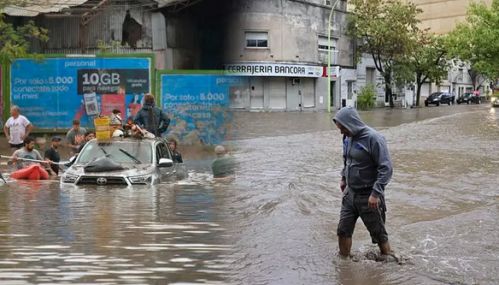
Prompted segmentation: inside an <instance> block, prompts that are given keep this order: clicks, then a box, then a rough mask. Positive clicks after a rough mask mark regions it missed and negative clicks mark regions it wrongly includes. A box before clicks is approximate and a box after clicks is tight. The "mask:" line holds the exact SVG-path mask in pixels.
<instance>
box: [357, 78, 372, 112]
mask: <svg viewBox="0 0 499 285" xmlns="http://www.w3.org/2000/svg"><path fill="white" fill-rule="evenodd" d="M374 103H376V89H375V88H374V85H372V84H367V85H366V86H364V87H362V89H360V92H359V95H358V96H357V108H358V109H359V110H369V109H372V108H374Z"/></svg>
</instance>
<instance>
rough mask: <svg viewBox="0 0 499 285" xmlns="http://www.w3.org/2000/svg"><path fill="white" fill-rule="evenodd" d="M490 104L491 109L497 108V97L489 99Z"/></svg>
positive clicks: (498, 101)
mask: <svg viewBox="0 0 499 285" xmlns="http://www.w3.org/2000/svg"><path fill="white" fill-rule="evenodd" d="M490 104H491V105H492V107H499V97H497V96H495V97H492V99H490Z"/></svg>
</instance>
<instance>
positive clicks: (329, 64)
mask: <svg viewBox="0 0 499 285" xmlns="http://www.w3.org/2000/svg"><path fill="white" fill-rule="evenodd" d="M338 2H340V0H336V1H335V2H334V4H333V5H332V6H331V11H330V12H329V21H328V22H327V45H328V46H327V49H328V53H327V79H328V82H327V111H328V112H329V113H330V112H331V20H332V19H334V8H335V7H336V5H337V4H338Z"/></svg>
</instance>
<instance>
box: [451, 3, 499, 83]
mask: <svg viewBox="0 0 499 285" xmlns="http://www.w3.org/2000/svg"><path fill="white" fill-rule="evenodd" d="M447 46H448V49H449V53H450V54H451V55H452V56H455V57H457V58H459V59H461V60H463V61H467V62H468V63H469V65H470V69H469V72H468V73H469V75H470V77H471V79H472V81H473V88H474V89H475V90H477V89H478V88H480V86H481V84H482V83H483V81H484V80H485V78H487V79H490V80H493V81H495V80H496V79H497V78H499V0H492V5H491V7H490V8H489V7H487V5H485V4H484V3H473V4H471V5H470V7H469V8H468V15H467V18H466V22H464V23H461V24H459V25H458V26H457V27H456V29H455V30H454V31H452V32H451V33H450V34H449V37H448V39H447Z"/></svg>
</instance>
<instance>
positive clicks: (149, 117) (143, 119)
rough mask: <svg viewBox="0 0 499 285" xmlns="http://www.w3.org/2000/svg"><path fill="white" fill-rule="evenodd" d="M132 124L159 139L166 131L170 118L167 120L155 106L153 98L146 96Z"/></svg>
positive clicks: (149, 95)
mask: <svg viewBox="0 0 499 285" xmlns="http://www.w3.org/2000/svg"><path fill="white" fill-rule="evenodd" d="M133 122H134V123H135V124H136V125H138V126H139V127H141V128H142V129H145V130H147V131H148V132H150V133H152V134H154V135H155V136H157V137H160V136H161V134H162V133H164V132H165V131H166V129H168V125H169V124H170V118H168V116H167V115H166V113H164V112H163V110H161V109H160V108H158V107H156V106H155V103H154V96H153V95H151V94H147V95H145V96H144V105H143V106H142V108H141V109H140V111H139V112H138V113H137V115H136V116H135V118H134V120H133Z"/></svg>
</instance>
